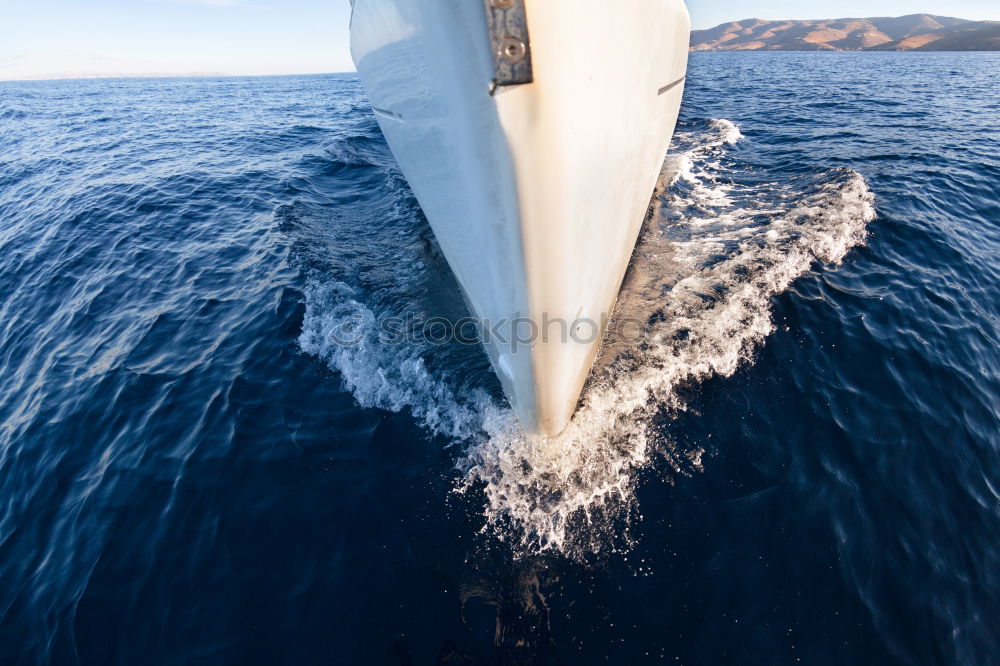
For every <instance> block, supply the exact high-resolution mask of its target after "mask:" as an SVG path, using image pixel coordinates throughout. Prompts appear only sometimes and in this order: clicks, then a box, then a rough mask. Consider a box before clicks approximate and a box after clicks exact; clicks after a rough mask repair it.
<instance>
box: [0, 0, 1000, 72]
mask: <svg viewBox="0 0 1000 666" xmlns="http://www.w3.org/2000/svg"><path fill="white" fill-rule="evenodd" d="M418 1H421V2H434V1H436V0H418ZM467 1H468V2H477V1H480V0H467ZM543 1H544V0H543ZM616 1H618V2H625V1H631V2H645V1H647V0H616ZM687 4H688V8H689V9H690V11H691V17H692V22H693V24H694V27H695V28H710V27H713V26H715V25H718V24H719V23H725V22H727V21H733V20H739V19H745V18H751V17H754V18H775V19H778V18H782V19H816V18H840V17H845V16H857V17H865V16H900V15H903V14H916V13H923V12H926V13H932V14H944V15H947V16H958V17H960V18H968V19H979V20H982V19H992V20H1000V3H998V2H997V0H952V1H951V2H948V3H947V5H945V6H942V5H941V3H939V2H931V1H930V0H848V1H846V2H839V1H838V2H830V1H826V2H819V1H817V0H688V3H687ZM349 19H350V3H349V2H348V0H0V80H4V79H17V78H63V77H74V76H87V75H104V76H107V75H116V74H117V75H135V74H194V73H202V74H208V73H211V74H232V75H242V74H312V73H321V72H344V71H351V70H353V69H354V65H353V64H352V63H351V58H350V53H349V51H348V46H347V44H348V23H349Z"/></svg>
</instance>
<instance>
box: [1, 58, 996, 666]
mask: <svg viewBox="0 0 1000 666" xmlns="http://www.w3.org/2000/svg"><path fill="white" fill-rule="evenodd" d="M998 91H1000V57H998V54H947V53H942V54H912V53H904V54H881V53H879V54H874V53H864V54H860V53H859V54H852V53H843V54H736V53H728V54H724V53H720V54H695V55H694V56H693V57H692V62H691V70H690V77H689V82H688V88H687V92H686V97H685V104H684V108H683V110H682V118H681V122H680V125H679V127H678V131H677V135H676V137H675V141H674V144H673V146H672V148H671V153H670V155H669V156H668V159H667V167H666V169H665V172H664V178H663V180H662V182H661V186H660V188H659V189H658V192H657V199H656V201H657V204H658V205H657V207H656V209H655V211H654V213H653V215H652V216H651V219H650V220H649V222H648V224H647V227H646V229H645V230H644V234H643V238H642V241H641V243H640V246H639V248H638V249H637V252H636V257H635V261H634V264H633V266H632V269H631V270H630V274H629V276H628V278H627V280H626V285H625V291H624V292H623V296H622V300H621V303H620V305H619V311H618V312H617V313H616V316H619V317H630V318H639V319H640V320H644V321H647V322H648V326H647V327H646V329H645V330H644V333H643V337H642V338H641V339H640V340H633V341H631V342H630V344H628V345H615V344H609V345H608V347H607V349H606V350H605V353H604V355H603V357H602V359H601V362H600V363H599V367H598V369H597V371H596V372H595V375H594V379H593V381H592V382H591V383H590V385H589V386H588V389H587V391H586V393H585V396H584V399H583V403H582V406H581V410H580V412H579V415H578V417H577V419H576V421H575V422H574V424H573V425H572V426H571V428H570V431H569V432H568V434H567V435H566V437H565V438H563V439H562V440H560V441H556V442H539V441H533V440H531V439H530V438H526V437H524V436H523V435H521V434H520V433H519V432H518V431H517V429H516V427H515V424H513V423H512V420H511V417H510V414H509V411H508V410H507V408H506V407H505V405H504V403H503V400H502V397H501V395H500V392H499V387H498V386H497V384H496V380H495V379H494V378H493V376H492V373H491V372H490V371H489V366H488V363H487V361H486V360H485V358H484V356H483V354H482V352H480V351H479V350H478V348H476V347H474V346H468V345H458V344H447V345H439V344H433V343H430V342H428V341H427V340H426V339H419V340H418V339H414V340H411V341H410V342H408V343H405V344H391V345H390V344H385V343H384V341H382V340H380V339H379V338H378V336H376V335H375V334H374V330H375V328H374V326H375V323H376V322H378V321H379V320H381V319H384V318H385V317H388V316H405V317H414V316H416V317H433V316H443V317H461V316H462V315H463V314H464V310H463V305H462V299H461V296H460V295H459V292H458V288H457V286H456V285H455V283H454V281H453V279H452V278H451V276H450V274H449V272H448V270H447V266H446V264H445V262H444V260H443V258H442V256H441V254H440V252H439V250H438V249H437V247H436V245H435V242H434V240H433V236H432V234H431V232H430V230H429V227H428V226H427V224H426V221H425V220H424V218H423V217H422V215H421V213H420V210H419V206H418V205H417V203H416V202H415V200H414V199H413V196H412V194H411V193H410V192H409V189H408V188H407V186H406V183H405V181H404V180H403V178H402V176H401V175H400V173H399V172H398V170H397V169H396V167H395V164H394V161H393V159H392V156H391V154H390V153H389V151H388V149H387V147H386V145H385V143H384V141H383V139H382V137H381V134H380V132H379V130H378V126H377V124H376V122H375V119H374V117H373V116H372V113H371V111H370V109H369V106H368V104H367V102H366V100H365V97H364V94H363V92H362V90H361V87H360V84H359V82H358V81H357V79H356V77H354V76H353V75H330V76H311V77H278V78H233V79H228V78H227V79H147V80H95V81H56V82H19V83H0V294H2V301H0V312H2V317H0V663H23V664H35V663H53V664H74V663H80V664H135V663H152V664H159V663H184V664H194V663H211V664H220V663H221V664H284V663H288V664H312V663H317V664H319V663H324V664H327V663H332V664H552V663H560V664H604V663H611V664H643V663H672V664H674V663H676V664H723V663H725V664H787V663H797V662H802V663H809V664H843V663H855V664H869V663H870V664H887V663H898V664H976V665H980V664H987V663H992V662H993V661H994V660H995V659H996V655H997V654H1000V633H998V632H997V630H996V618H997V615H998V612H1000V427H998V426H1000V289H998V287H997V284H998V279H1000V95H998ZM347 321H350V322H354V323H355V324H356V325H357V326H359V328H358V329H357V330H358V331H360V334H359V336H358V337H357V338H356V340H354V341H353V342H352V344H340V343H338V341H337V338H335V337H334V336H333V334H334V333H335V332H336V331H338V330H341V328H342V325H343V324H344V322H347Z"/></svg>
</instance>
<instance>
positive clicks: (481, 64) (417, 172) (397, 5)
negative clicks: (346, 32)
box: [351, 0, 690, 435]
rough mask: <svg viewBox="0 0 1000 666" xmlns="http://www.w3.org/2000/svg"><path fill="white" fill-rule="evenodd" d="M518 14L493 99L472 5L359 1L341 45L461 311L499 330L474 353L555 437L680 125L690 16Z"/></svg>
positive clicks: (537, 5)
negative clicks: (526, 70) (527, 71)
mask: <svg viewBox="0 0 1000 666" xmlns="http://www.w3.org/2000/svg"><path fill="white" fill-rule="evenodd" d="M525 9H526V14H527V23H528V27H529V30H530V53H531V62H532V67H533V77H534V81H533V82H532V83H528V84H523V85H516V86H509V87H500V88H497V89H496V91H495V93H494V94H492V95H491V94H490V88H491V86H490V82H491V81H492V80H493V78H494V73H495V71H494V61H493V53H492V50H491V45H490V39H489V35H488V32H487V28H486V9H485V5H484V2H483V1H482V0H356V2H355V6H354V13H353V17H352V25H351V50H352V54H353V56H354V61H355V63H356V65H357V68H358V72H359V74H360V76H361V79H362V82H363V84H364V87H365V90H366V92H367V93H368V97H369V99H370V101H371V103H372V106H373V107H374V109H375V113H376V116H377V118H378V122H379V125H380V126H381V128H382V132H383V133H384V135H385V137H386V140H387V141H388V143H389V146H390V148H391V149H392V151H393V154H394V155H395V157H396V160H397V162H398V163H399V166H400V168H401V169H402V171H403V173H404V175H405V176H406V178H407V180H408V181H409V183H410V186H411V187H412V189H413V192H414V194H415V195H416V197H417V200H418V201H419V202H420V205H421V207H422V208H423V210H424V213H425V214H426V216H427V219H428V220H429V222H430V224H431V227H432V228H433V230H434V234H435V236H436V238H437V240H438V243H439V244H440V246H441V248H442V250H443V252H444V254H445V256H446V257H447V259H448V262H449V264H450V265H451V268H452V270H453V271H454V272H455V275H456V276H457V278H458V281H459V283H460V284H461V285H462V288H463V290H464V291H465V295H466V298H467V300H468V301H469V304H470V307H471V308H472V310H473V311H474V314H475V315H476V316H477V317H478V318H480V319H482V320H484V321H489V322H490V324H492V325H493V326H494V332H496V331H499V332H500V333H501V336H499V338H498V337H496V336H490V339H488V340H486V341H485V342H486V344H485V346H486V349H487V353H488V354H489V356H490V360H491V361H492V363H493V367H494V369H495V370H496V372H497V375H498V376H499V378H500V381H501V383H502V384H503V387H504V390H505V392H506V394H507V396H508V398H509V400H510V402H511V405H512V406H513V408H514V410H515V413H516V414H517V416H518V418H519V420H520V421H521V423H522V425H523V426H524V427H525V429H527V430H528V431H531V432H536V433H539V434H543V435H555V434H557V433H559V432H560V431H561V430H562V429H563V428H564V427H565V426H566V424H567V423H568V422H569V419H570V418H571V417H572V415H573V412H574V411H575V408H576V404H577V402H578V400H579V396H580V392H581V390H582V389H583V385H584V382H585V381H586V379H587V375H588V374H589V371H590V367H591V365H592V364H593V361H594V358H595V356H596V354H597V351H598V347H599V344H600V338H601V335H602V334H603V330H594V329H595V325H597V327H602V326H603V325H604V323H606V321H607V319H608V317H609V316H610V313H611V311H612V309H613V307H614V302H615V299H616V296H617V294H618V290H619V288H620V286H621V282H622V278H623V277H624V274H625V270H626V268H627V267H628V262H629V259H630V257H631V254H632V250H633V248H634V246H635V241H636V238H637V236H638V233H639V229H640V227H641V225H642V222H643V219H644V218H645V215H646V211H647V208H648V206H649V202H650V197H651V195H652V192H653V188H654V186H655V184H656V180H657V176H658V174H659V171H660V167H661V165H662V163H663V158H664V154H665V153H666V150H667V146H668V144H669V142H670V138H671V135H672V133H673V130H674V126H675V124H676V121H677V113H678V109H679V107H680V100H681V95H682V90H683V78H684V76H685V72H686V67H687V47H688V35H689V30H690V22H689V19H688V14H687V9H686V8H685V6H684V3H683V1H682V0H628V1H622V2H607V0H526V2H525ZM518 318H520V320H521V321H522V323H521V324H512V323H508V324H504V322H514V321H515V320H518ZM527 321H530V322H532V323H531V324H528V323H524V322H527ZM561 322H565V323H566V324H565V325H564V324H563V323H561ZM497 324H499V327H497ZM512 327H514V328H517V329H518V330H517V331H512V330H511V328H512ZM533 331H534V332H537V335H536V336H532V335H531V334H532V332H533ZM528 338H533V339H532V340H531V341H530V342H527V341H526V340H527V339H528ZM518 340H520V342H519V341H518Z"/></svg>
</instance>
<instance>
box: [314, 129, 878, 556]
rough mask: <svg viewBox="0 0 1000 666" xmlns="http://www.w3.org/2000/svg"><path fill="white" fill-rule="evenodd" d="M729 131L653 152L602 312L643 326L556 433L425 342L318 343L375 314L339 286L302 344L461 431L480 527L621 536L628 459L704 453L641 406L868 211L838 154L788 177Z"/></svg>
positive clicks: (582, 537) (661, 408) (731, 368)
mask: <svg viewBox="0 0 1000 666" xmlns="http://www.w3.org/2000/svg"><path fill="white" fill-rule="evenodd" d="M741 138H742V133H741V132H740V130H739V128H738V127H736V125H734V124H733V123H732V122H730V121H727V120H712V121H709V122H707V123H705V124H703V125H702V126H700V127H694V128H689V129H681V130H679V131H678V133H677V136H676V137H675V146H679V147H680V148H681V150H680V151H679V152H678V153H676V154H675V155H674V156H673V158H672V159H668V162H667V165H666V166H665V169H664V173H663V176H662V178H661V183H660V189H659V193H658V196H659V199H658V201H659V204H660V205H659V207H658V208H657V210H656V211H654V214H653V215H651V217H650V220H649V221H648V223H647V226H646V229H645V230H644V232H643V236H642V240H641V242H640V244H639V246H638V247H637V250H636V253H635V257H634V260H633V265H632V267H631V268H630V271H629V274H628V276H627V277H626V281H625V284H624V286H623V290H622V294H621V296H620V299H619V303H618V307H617V308H616V314H615V317H616V318H622V317H629V318H635V317H642V318H644V319H645V320H646V321H647V326H646V327H645V329H644V330H643V331H642V332H641V335H640V336H639V338H638V339H635V337H632V338H631V339H629V340H627V341H622V340H615V339H609V340H608V341H607V343H606V344H605V347H604V349H603V351H602V355H601V358H600V359H599V361H598V363H597V365H596V367H595V371H594V373H593V374H592V377H591V380H590V382H589V383H588V387H587V389H586V390H585V392H584V396H583V399H582V404H581V407H580V409H579V410H578V412H577V414H576V415H575V416H574V418H573V420H572V422H571V423H570V425H569V426H568V427H567V429H566V430H565V431H564V432H563V433H562V434H561V435H560V436H558V437H554V438H542V437H535V436H528V435H526V434H524V433H523V432H522V431H521V430H520V428H519V427H518V425H517V422H516V420H515V419H514V417H513V414H512V413H511V411H510V410H509V409H508V408H507V407H506V406H505V405H502V404H499V403H498V401H496V400H495V399H494V398H491V397H490V396H489V394H488V393H486V392H478V393H477V392H471V393H470V392H466V391H461V390H457V389H456V387H454V386H453V385H452V384H450V383H449V381H447V380H445V379H443V377H442V376H441V375H435V374H434V373H432V372H430V371H429V370H428V368H427V364H426V362H425V361H424V359H425V358H426V354H427V353H429V352H428V350H427V349H420V348H416V347H415V348H411V349H407V350H404V351H401V350H399V349H398V348H385V347H381V346H380V345H379V343H378V341H377V339H376V338H375V337H374V336H373V335H368V334H367V333H366V337H365V343H364V344H362V345H360V346H357V347H354V348H350V349H348V348H342V347H337V346H336V345H331V344H330V342H329V332H330V330H332V329H331V327H333V326H338V325H341V324H342V323H343V321H344V317H345V316H348V314H350V316H352V317H354V318H355V319H358V320H360V321H362V322H363V325H364V326H368V327H369V329H370V330H374V329H373V328H372V327H374V322H375V321H376V320H377V313H375V312H373V311H372V310H371V309H370V308H368V307H367V306H365V305H363V304H362V303H360V302H358V301H356V300H354V299H353V296H352V293H351V290H350V288H349V287H347V286H346V285H342V284H336V285H322V284H316V285H313V286H312V287H311V288H310V290H309V292H307V311H306V318H305V324H304V329H303V334H302V347H303V349H304V350H305V351H307V352H310V353H314V354H317V355H319V356H321V357H322V358H324V359H325V360H326V361H327V362H328V363H330V365H331V366H332V367H334V368H335V369H337V370H339V371H340V372H341V374H342V377H343V379H344V383H345V386H346V387H347V388H348V389H349V390H351V391H352V392H353V393H354V395H355V396H356V397H357V399H358V401H359V402H360V403H361V404H362V405H364V406H375V407H381V408H385V409H392V410H397V411H398V410H400V409H409V410H411V411H412V413H413V415H414V417H415V418H416V419H418V420H419V421H421V422H422V423H423V424H424V425H426V427H427V428H428V429H430V430H431V431H432V432H435V433H438V434H443V435H445V436H447V437H450V438H453V439H455V440H460V441H461V442H463V443H464V445H465V447H466V448H465V453H464V455H463V456H462V457H461V459H460V460H459V461H458V468H459V470H460V479H459V482H458V484H457V490H458V491H459V492H469V491H470V490H472V489H475V490H476V491H481V492H482V494H483V497H484V499H485V504H484V518H485V527H484V530H486V531H488V532H490V533H492V534H494V535H495V536H497V537H499V538H501V539H504V540H506V541H509V542H510V543H511V544H513V546H514V548H515V551H516V552H518V553H520V554H529V553H537V552H539V551H546V550H555V551H559V552H562V553H565V554H567V555H570V556H586V555H587V554H589V553H593V552H597V551H601V550H608V549H616V548H620V547H622V546H627V545H628V529H627V528H628V525H629V523H630V521H631V520H632V519H634V518H635V517H636V516H637V515H638V510H637V507H636V505H635V502H634V497H633V496H634V490H635V484H636V479H637V472H638V471H639V470H640V469H642V468H644V467H646V466H648V465H650V464H651V462H652V461H653V460H654V459H657V458H659V459H662V460H664V461H666V464H667V465H668V466H669V467H670V468H671V470H672V471H674V472H675V473H680V474H688V473H692V472H694V471H696V470H698V469H700V467H701V454H702V452H701V451H700V450H697V449H694V450H684V449H680V448H678V447H677V446H676V445H674V444H673V443H672V442H671V441H670V439H669V437H667V436H665V435H664V434H663V433H661V432H659V431H658V430H657V429H656V428H655V427H654V426H653V423H654V417H655V416H657V415H660V414H664V413H666V414H669V413H671V412H676V411H677V410H683V409H685V408H686V404H685V401H684V399H683V398H682V396H681V392H680V390H679V389H681V388H682V387H684V386H686V385H690V384H691V383H697V382H701V381H704V380H706V379H708V378H710V377H712V376H715V375H719V376H723V377H727V376H730V375H732V374H733V373H734V372H735V371H736V370H737V368H739V367H740V365H741V364H744V363H747V362H750V361H751V360H752V354H753V350H754V349H755V348H756V347H757V346H758V345H759V344H761V342H762V341H763V340H764V339H765V338H766V337H767V336H768V335H769V334H770V333H771V332H772V331H773V329H774V324H773V322H772V318H771V300H772V298H773V297H774V296H775V295H777V294H780V293H781V292H783V291H784V290H786V289H787V288H788V286H789V285H790V284H791V282H792V281H794V280H795V279H796V278H798V277H799V276H801V275H803V274H804V273H806V272H807V271H808V270H810V268H811V266H812V265H813V264H814V263H815V262H816V261H819V262H822V263H824V264H827V265H836V264H838V263H839V262H841V261H842V260H843V258H844V256H845V255H846V253H847V252H848V251H849V250H850V249H851V248H852V247H855V246H856V245H858V244H860V243H862V242H863V241H864V239H865V233H866V231H865V228H866V225H867V223H868V222H869V221H870V220H872V219H873V218H874V216H875V210H874V197H873V195H872V193H871V191H870V190H869V189H868V187H867V184H866V183H865V181H864V179H863V178H862V177H861V176H860V175H859V174H857V173H855V172H853V171H850V170H847V169H840V170H832V171H826V172H823V173H820V174H815V175H813V176H811V177H803V178H802V179H800V180H797V181H794V182H790V183H761V182H760V181H759V179H758V178H742V179H741V177H742V176H746V175H747V174H748V173H749V170H748V168H747V166H746V165H743V164H741V163H740V162H739V161H738V160H737V159H735V158H734V157H732V155H730V154H729V151H730V148H731V146H733V145H735V144H736V143H737V142H738V141H739V140H740V139H741ZM359 313H360V314H359ZM612 328H613V326H612ZM369 332H370V331H369ZM459 396H461V397H459Z"/></svg>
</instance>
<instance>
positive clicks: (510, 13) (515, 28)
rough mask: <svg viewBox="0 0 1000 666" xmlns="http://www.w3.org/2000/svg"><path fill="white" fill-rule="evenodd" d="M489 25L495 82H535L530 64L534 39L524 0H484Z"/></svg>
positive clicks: (494, 85)
mask: <svg viewBox="0 0 1000 666" xmlns="http://www.w3.org/2000/svg"><path fill="white" fill-rule="evenodd" d="M484 1H485V3H486V25H487V28H488V30H489V33H490V47H491V48H492V50H493V68H494V76H493V85H491V86H490V94H493V91H494V90H495V89H496V88H497V87H499V86H515V85H520V84H522V83H531V82H532V81H534V80H535V79H534V73H533V71H532V67H531V40H530V38H529V36H528V16H527V14H526V13H525V11H524V2H525V0H484Z"/></svg>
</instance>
